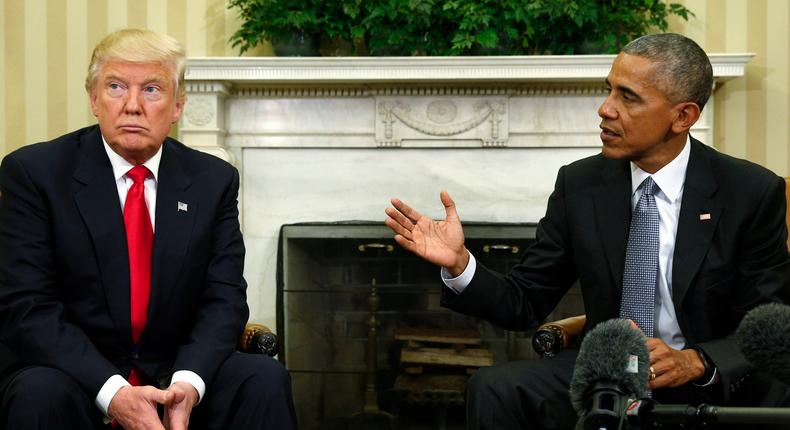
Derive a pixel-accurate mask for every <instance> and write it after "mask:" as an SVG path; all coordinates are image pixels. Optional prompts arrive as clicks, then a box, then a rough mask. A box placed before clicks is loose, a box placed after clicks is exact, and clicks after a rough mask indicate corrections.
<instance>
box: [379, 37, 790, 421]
mask: <svg viewBox="0 0 790 430" xmlns="http://www.w3.org/2000/svg"><path fill="white" fill-rule="evenodd" d="M712 86H713V78H712V71H711V65H710V61H709V60H708V57H707V55H706V54H705V52H704V51H703V50H702V49H701V48H700V47H699V46H698V45H697V44H696V43H694V42H693V41H692V40H690V39H688V38H686V37H684V36H681V35H678V34H655V35H648V36H644V37H641V38H639V39H636V40H634V41H632V42H631V43H629V44H628V45H627V46H626V47H625V48H624V49H623V50H622V52H621V53H620V54H619V55H617V57H616V58H615V60H614V63H613V64H612V68H611V71H610V72H609V75H608V77H607V78H606V88H607V91H608V95H607V96H606V98H605V99H604V101H603V103H602V104H601V106H600V107H599V108H598V115H599V116H600V117H601V123H600V128H601V134H600V137H601V141H602V143H603V149H602V153H601V154H599V155H595V156H592V157H589V158H585V159H583V160H579V161H577V162H574V163H572V164H570V165H567V166H564V167H562V168H561V169H560V171H559V173H558V175H557V180H556V185H555V188H554V191H553V193H552V194H551V196H550V198H549V201H548V207H547V209H546V215H545V217H544V218H543V219H542V220H541V221H540V223H539V224H538V229H537V233H536V241H535V243H534V245H532V246H531V247H530V248H529V249H528V250H527V251H526V252H525V255H524V257H523V260H522V262H521V263H520V264H519V265H517V266H515V267H514V268H513V269H512V270H511V271H510V273H509V274H507V275H505V276H502V275H499V274H496V273H494V272H492V271H491V270H489V269H488V268H486V267H484V266H483V265H482V264H480V263H478V262H476V260H475V258H474V256H472V254H471V253H470V252H469V251H468V250H467V249H466V247H465V246H464V234H463V229H462V226H461V222H460V219H459V217H458V213H457V211H456V207H455V203H454V202H453V200H452V199H451V198H450V196H449V194H448V193H447V192H446V191H443V192H442V193H441V201H442V203H443V205H444V207H445V212H446V218H445V219H444V220H442V221H434V220H431V219H429V218H427V217H425V216H423V215H421V214H420V213H419V212H417V211H416V210H414V209H412V208H411V207H409V206H408V205H407V204H405V203H404V202H402V201H400V200H398V199H393V200H392V205H393V207H390V208H387V210H386V213H387V215H388V217H387V220H386V224H387V225H388V226H389V227H390V228H391V229H392V230H393V231H394V233H395V240H396V241H397V242H398V243H399V244H400V245H402V246H403V247H404V248H406V249H408V250H410V251H412V252H414V253H415V254H417V255H418V256H420V257H422V258H424V259H426V260H428V261H431V262H433V263H435V264H437V265H439V266H441V267H442V279H443V282H444V284H445V286H444V287H443V291H442V304H443V305H444V306H447V307H448V308H450V309H454V310H456V311H459V312H462V313H465V314H469V315H473V316H476V317H481V318H484V319H487V320H489V321H491V322H493V323H495V324H497V325H499V326H501V327H504V328H507V329H509V330H526V329H529V328H532V327H535V326H537V325H538V324H539V323H540V322H541V321H543V320H544V319H545V318H546V317H547V316H548V315H549V314H550V313H551V311H552V310H553V309H554V307H555V306H556V305H557V303H558V301H559V300H560V299H561V298H562V296H563V295H564V294H565V292H566V291H568V289H569V288H570V287H571V286H572V285H573V284H574V283H575V282H577V281H578V282H579V284H580V286H581V291H582V296H583V300H584V307H585V311H586V316H587V324H586V327H585V330H589V329H590V328H592V327H594V326H595V325H596V324H598V323H600V322H603V321H605V320H608V319H612V318H624V319H630V320H632V321H633V322H634V324H635V325H636V326H637V327H638V328H639V329H641V330H642V331H643V332H644V334H645V335H646V337H647V346H648V350H649V356H650V371H649V388H650V389H651V390H653V391H652V392H653V396H654V398H655V399H657V400H659V401H661V402H665V403H692V404H700V403H712V404H747V403H750V404H761V405H765V406H771V405H779V404H782V405H787V401H788V398H787V395H788V393H787V387H784V386H781V385H780V384H778V383H777V382H775V381H772V380H771V379H770V378H768V377H767V376H766V375H764V374H760V373H759V372H754V369H751V368H750V366H749V364H748V363H747V362H746V360H745V359H744V358H743V356H742V355H741V353H740V352H739V351H738V348H737V346H736V344H735V341H734V339H733V333H734V331H735V329H736V328H737V327H738V324H739V322H740V321H741V319H742V318H743V316H744V315H745V314H746V312H748V311H749V310H750V309H752V308H754V307H755V306H757V305H759V304H761V303H765V302H779V303H787V302H788V300H790V256H788V251H787V247H786V244H785V241H786V239H787V228H786V225H785V211H786V203H785V197H784V187H785V182H784V180H783V179H782V178H780V177H778V176H777V175H775V174H774V173H772V172H770V171H768V170H767V169H765V168H763V167H760V166H758V165H756V164H753V163H750V162H747V161H744V160H739V159H735V158H732V157H729V156H727V155H724V154H720V153H719V152H717V151H716V150H714V149H712V148H710V147H708V146H705V145H704V144H702V143H700V142H699V141H697V140H696V139H694V138H693V137H691V136H690V134H689V130H690V129H691V127H692V126H693V125H694V123H695V122H696V121H697V120H698V119H699V117H700V113H701V111H702V108H703V107H704V106H705V103H706V102H707V100H708V98H709V96H710V92H711V88H712ZM577 354H578V345H577V346H575V347H571V348H568V349H566V350H564V351H562V352H561V353H559V354H558V355H557V356H556V357H554V358H552V359H549V360H538V361H517V362H510V363H505V364H501V365H496V366H493V367H488V368H481V369H480V370H479V371H478V372H477V373H476V374H475V375H474V376H473V377H472V378H471V379H470V381H469V384H468V386H467V418H468V420H467V421H468V423H467V425H468V428H469V429H539V428H545V429H568V428H573V427H574V424H575V422H576V415H575V414H574V413H573V410H572V407H571V404H570V400H569V395H568V387H569V384H570V379H571V374H572V371H573V366H574V363H575V361H576V356H577Z"/></svg>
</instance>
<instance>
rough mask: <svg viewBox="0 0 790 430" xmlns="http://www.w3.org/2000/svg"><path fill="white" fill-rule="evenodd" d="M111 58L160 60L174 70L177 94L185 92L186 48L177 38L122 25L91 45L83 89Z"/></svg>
mask: <svg viewBox="0 0 790 430" xmlns="http://www.w3.org/2000/svg"><path fill="white" fill-rule="evenodd" d="M111 60H121V61H129V62H132V63H161V64H166V65H170V66H171V67H172V70H173V81H174V82H173V83H174V84H175V88H176V94H178V97H179V98H180V97H183V96H184V70H185V69H186V52H185V51H184V47H183V46H181V43H179V42H178V41H177V40H176V39H174V38H172V37H170V36H167V35H164V34H159V33H155V32H153V31H151V30H147V29H139V28H125V29H122V30H117V31H114V32H112V33H110V34H108V35H107V36H106V37H105V38H104V39H102V40H101V42H99V44H98V45H96V47H95V48H93V55H92V56H91V63H90V65H89V66H88V76H87V77H86V78H85V89H86V90H88V92H90V91H91V89H93V86H94V85H95V84H96V79H98V77H99V73H100V71H101V68H102V66H103V65H104V64H105V63H106V62H107V61H111Z"/></svg>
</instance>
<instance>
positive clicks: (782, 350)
mask: <svg viewBox="0 0 790 430" xmlns="http://www.w3.org/2000/svg"><path fill="white" fill-rule="evenodd" d="M735 339H736V342H737V343H738V346H739V347H740V349H741V352H743V355H744V356H745V357H746V359H747V360H749V362H750V363H752V365H754V366H755V367H757V368H759V369H761V370H765V371H766V372H768V373H769V374H771V376H773V377H774V378H776V379H778V380H780V381H782V382H784V383H785V384H788V385H790V306H787V305H782V304H778V303H768V304H765V305H760V306H758V307H756V308H754V309H752V310H751V311H749V313H747V314H746V316H745V317H743V320H742V321H741V325H740V326H738V330H736V332H735Z"/></svg>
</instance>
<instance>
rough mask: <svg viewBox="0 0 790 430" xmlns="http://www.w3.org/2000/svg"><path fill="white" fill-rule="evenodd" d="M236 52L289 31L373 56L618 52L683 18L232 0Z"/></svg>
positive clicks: (559, 2)
mask: <svg viewBox="0 0 790 430" xmlns="http://www.w3.org/2000/svg"><path fill="white" fill-rule="evenodd" d="M228 7H229V8H237V9H238V10H239V13H240V16H241V19H242V22H243V24H242V26H241V28H240V29H239V30H238V31H237V32H236V33H235V34H234V35H233V37H231V40H230V42H231V43H232V46H234V47H236V46H238V47H239V48H240V50H241V52H244V51H246V50H247V49H249V48H251V47H253V46H255V45H257V44H258V43H260V42H261V41H263V40H271V41H278V40H284V39H287V38H289V37H292V34H293V33H294V32H297V33H302V34H311V35H312V34H317V35H320V36H322V37H324V38H325V39H327V40H334V41H342V42H344V43H345V44H346V45H348V46H351V47H352V52H351V53H352V54H355V53H357V52H355V51H353V50H354V49H356V48H357V47H358V46H360V45H364V46H365V47H366V49H367V52H369V53H370V55H524V54H593V53H594V54H603V53H616V52H617V51H618V50H619V49H620V48H622V46H623V45H625V44H626V43H627V42H628V41H630V40H632V39H634V38H635V37H638V36H640V35H643V34H647V33H649V32H653V31H665V30H666V29H667V18H668V17H669V16H670V15H676V16H679V17H681V18H682V19H684V20H688V17H689V15H692V16H693V13H691V11H689V10H688V9H687V8H685V7H684V6H683V5H681V4H677V3H667V2H665V1H661V0H349V1H340V0H324V1H321V0H301V1H298V0H297V1H294V0H230V1H229V4H228Z"/></svg>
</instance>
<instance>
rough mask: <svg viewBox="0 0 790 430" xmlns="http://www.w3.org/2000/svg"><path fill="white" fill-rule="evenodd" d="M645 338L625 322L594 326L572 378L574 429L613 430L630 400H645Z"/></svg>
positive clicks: (614, 321)
mask: <svg viewBox="0 0 790 430" xmlns="http://www.w3.org/2000/svg"><path fill="white" fill-rule="evenodd" d="M649 366H650V360H649V355H648V351H647V339H646V338H645V335H644V334H643V333H642V332H641V331H640V330H638V329H636V328H634V327H633V325H631V322H629V321H627V320H624V319H611V320H608V321H604V322H602V323H600V324H598V325H597V326H595V327H594V328H593V329H592V330H590V332H589V333H587V336H586V337H585V338H584V340H583V341H582V345H581V348H580V349H579V355H578V356H577V358H576V365H575V366H574V368H573V376H572V377H571V385H570V398H571V404H572V405H573V408H574V409H575V410H576V412H577V414H578V415H579V421H578V423H577V426H576V428H583V429H585V430H588V429H595V430H599V429H616V428H618V426H619V424H620V422H621V420H623V419H624V418H625V415H626V408H627V407H628V406H629V403H631V400H633V399H638V398H642V397H647V396H648V390H647V373H648V368H649Z"/></svg>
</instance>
